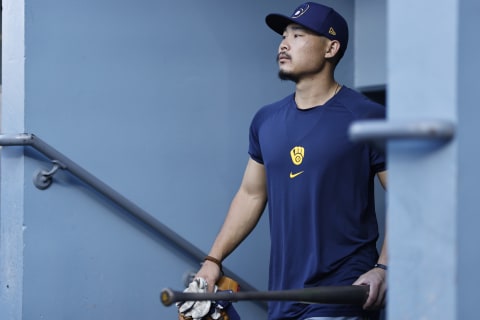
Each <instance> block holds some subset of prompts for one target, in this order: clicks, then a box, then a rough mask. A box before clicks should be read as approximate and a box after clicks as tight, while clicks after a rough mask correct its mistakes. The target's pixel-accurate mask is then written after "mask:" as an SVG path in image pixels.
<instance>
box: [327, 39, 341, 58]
mask: <svg viewBox="0 0 480 320" xmlns="http://www.w3.org/2000/svg"><path fill="white" fill-rule="evenodd" d="M338 51H340V42H339V41H337V40H330V43H329V44H328V46H327V52H325V58H327V59H330V58H333V57H335V55H336V54H337V53H338Z"/></svg>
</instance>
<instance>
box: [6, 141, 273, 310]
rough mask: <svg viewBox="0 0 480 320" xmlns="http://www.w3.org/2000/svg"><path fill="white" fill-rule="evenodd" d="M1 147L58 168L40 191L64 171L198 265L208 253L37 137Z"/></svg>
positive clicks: (43, 177) (42, 180)
mask: <svg viewBox="0 0 480 320" xmlns="http://www.w3.org/2000/svg"><path fill="white" fill-rule="evenodd" d="M0 146H30V147H33V148H35V149H36V150H38V151H40V152H41V153H43V154H44V155H45V156H47V157H48V158H50V159H51V160H53V161H52V162H53V163H54V165H55V167H54V168H53V169H52V170H51V171H50V172H45V171H42V172H40V173H39V176H37V182H35V185H36V186H37V187H39V188H40V189H45V188H47V187H48V186H49V184H50V183H49V182H51V176H52V175H53V174H54V173H55V172H56V171H57V169H59V168H61V169H63V170H67V171H69V172H70V173H71V174H73V175H74V176H76V177H77V178H79V179H80V180H82V181H83V182H85V183H87V184H88V185H90V186H91V187H92V188H93V189H95V190H96V191H98V192H99V193H100V194H102V195H103V196H105V197H106V198H108V199H110V200H111V201H113V202H114V203H116V204H117V205H119V206H120V207H121V208H123V209H125V210H126V211H128V212H129V213H130V214H132V215H133V216H135V217H136V218H138V219H140V220H141V221H142V222H144V223H145V224H147V225H148V226H149V227H151V228H153V229H154V230H156V231H157V232H158V233H160V235H161V236H163V237H164V238H166V239H167V240H169V241H170V242H171V243H172V244H174V245H175V246H177V247H178V248H179V249H180V250H182V251H183V252H185V253H187V254H188V255H189V256H190V257H191V258H192V259H194V260H195V261H203V259H204V258H205V256H206V253H205V252H203V251H202V250H200V249H199V248H197V247H196V246H194V245H193V244H192V243H191V242H189V241H187V240H186V239H185V238H183V237H182V236H180V235H179V234H177V233H176V232H175V231H173V230H171V229H170V228H168V227H167V226H165V225H164V224H163V223H161V222H160V221H158V220H157V219H156V218H155V217H153V216H152V215H150V214H149V213H148V212H146V211H145V210H143V209H142V208H140V207H139V206H137V205H136V204H135V203H133V202H132V201H130V200H128V199H127V198H125V197H124V196H123V195H121V194H120V193H118V192H117V191H115V190H114V189H112V188H111V187H110V186H108V185H107V184H105V183H104V182H103V181H101V180H100V179H98V178H97V177H95V176H94V175H93V174H91V173H90V172H88V171H87V170H85V169H83V168H82V167H80V166H79V165H78V164H76V163H75V162H73V161H72V160H70V159H69V158H68V157H66V156H65V155H63V154H62V153H60V152H59V151H57V150H56V149H55V148H53V147H52V146H50V145H49V144H47V143H46V142H44V141H43V140H42V139H40V138H38V137H37V136H35V135H34V134H30V133H20V134H0ZM223 270H224V272H225V274H226V275H228V276H230V277H232V278H234V279H235V280H236V281H237V282H238V284H239V285H240V287H241V288H242V290H248V291H258V290H257V289H256V288H255V287H253V286H252V285H250V284H249V283H248V282H247V281H245V280H243V279H242V278H241V277H240V276H238V275H236V274H235V273H234V272H232V271H231V270H229V269H228V268H223ZM258 303H259V304H260V305H261V306H262V307H265V304H264V303H263V302H260V301H259V302H258Z"/></svg>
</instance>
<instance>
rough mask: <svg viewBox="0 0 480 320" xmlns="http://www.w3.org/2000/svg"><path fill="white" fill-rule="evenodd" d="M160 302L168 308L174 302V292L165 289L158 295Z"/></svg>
mask: <svg viewBox="0 0 480 320" xmlns="http://www.w3.org/2000/svg"><path fill="white" fill-rule="evenodd" d="M160 300H161V301H162V303H163V305H165V306H167V307H168V306H170V305H172V304H173V303H174V302H175V292H174V291H173V290H172V289H170V288H165V289H163V290H162V292H161V293H160Z"/></svg>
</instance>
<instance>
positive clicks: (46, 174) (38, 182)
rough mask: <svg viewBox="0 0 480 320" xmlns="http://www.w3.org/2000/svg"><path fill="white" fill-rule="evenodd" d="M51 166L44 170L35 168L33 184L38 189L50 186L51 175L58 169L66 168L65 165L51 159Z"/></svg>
mask: <svg viewBox="0 0 480 320" xmlns="http://www.w3.org/2000/svg"><path fill="white" fill-rule="evenodd" d="M52 163H53V167H52V169H51V170H50V171H46V170H42V169H39V170H36V171H35V173H34V174H33V184H34V185H35V187H37V188H38V189H40V190H45V189H48V187H50V185H51V184H52V182H53V175H54V174H55V173H56V172H57V171H58V169H66V168H67V167H66V166H65V165H64V164H63V163H61V162H60V161H58V160H52Z"/></svg>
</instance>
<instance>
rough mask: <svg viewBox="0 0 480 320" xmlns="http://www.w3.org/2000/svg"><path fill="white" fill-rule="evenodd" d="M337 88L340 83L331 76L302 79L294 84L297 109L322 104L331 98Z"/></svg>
mask: <svg viewBox="0 0 480 320" xmlns="http://www.w3.org/2000/svg"><path fill="white" fill-rule="evenodd" d="M339 89H340V84H338V83H337V82H336V81H335V79H334V78H333V77H328V78H320V77H315V78H309V79H302V80H300V81H299V82H298V83H297V85H296V89H295V102H296V103H297V107H298V108H299V109H310V108H313V107H317V106H322V105H324V104H325V103H326V102H327V101H328V100H330V99H331V98H333V97H334V96H335V95H336V94H337V92H338V90H339Z"/></svg>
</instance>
